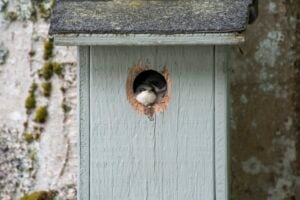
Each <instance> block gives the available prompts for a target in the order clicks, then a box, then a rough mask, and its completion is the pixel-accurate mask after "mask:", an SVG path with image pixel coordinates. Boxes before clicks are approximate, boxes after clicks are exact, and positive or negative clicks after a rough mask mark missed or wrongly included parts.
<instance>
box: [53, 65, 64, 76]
mask: <svg viewBox="0 0 300 200" xmlns="http://www.w3.org/2000/svg"><path fill="white" fill-rule="evenodd" d="M52 66H53V72H54V73H55V74H56V75H58V76H61V75H62V72H63V68H62V64H60V63H57V62H54V63H52Z"/></svg>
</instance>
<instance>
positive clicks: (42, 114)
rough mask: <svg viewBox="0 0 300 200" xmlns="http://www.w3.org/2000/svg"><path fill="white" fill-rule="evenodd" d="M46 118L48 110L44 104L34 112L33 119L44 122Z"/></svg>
mask: <svg viewBox="0 0 300 200" xmlns="http://www.w3.org/2000/svg"><path fill="white" fill-rule="evenodd" d="M47 118H48V111H47V107H46V106H41V107H39V108H38V109H37V110H36V112H35V117H34V121H35V122H38V123H45V122H46V120H47Z"/></svg>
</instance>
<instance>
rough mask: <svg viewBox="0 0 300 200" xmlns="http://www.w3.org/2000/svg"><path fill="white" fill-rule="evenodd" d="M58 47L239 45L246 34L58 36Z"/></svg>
mask: <svg viewBox="0 0 300 200" xmlns="http://www.w3.org/2000/svg"><path fill="white" fill-rule="evenodd" d="M53 36H54V42H55V44H56V45H63V46H65V45H67V46H70V45H77V46H81V45H90V46H95V45H117V46H124V45H137V46H139V45H148V46H158V45H211V44H213V45H221V44H239V43H242V42H244V41H245V37H244V34H238V33H203V34H174V35H155V34H154V35H152V34H123V35H122V34H79V35H78V34H57V35H53Z"/></svg>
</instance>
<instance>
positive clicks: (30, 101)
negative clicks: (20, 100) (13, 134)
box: [25, 93, 36, 113]
mask: <svg viewBox="0 0 300 200" xmlns="http://www.w3.org/2000/svg"><path fill="white" fill-rule="evenodd" d="M35 106H36V100H35V96H34V94H33V93H30V94H29V96H28V97H27V98H26V100H25V108H26V112H27V113H30V112H31V111H32V110H33V109H34V108H35Z"/></svg>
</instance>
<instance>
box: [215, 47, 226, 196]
mask: <svg viewBox="0 0 300 200" xmlns="http://www.w3.org/2000/svg"><path fill="white" fill-rule="evenodd" d="M228 51H229V48H228V47H225V46H218V47H215V175H216V200H228V199H229V189H228V188H229V181H228V179H229V178H228V177H229V176H228V173H229V168H228V159H229V157H228V152H229V151H228V148H229V145H228V139H229V136H228V120H227V119H228V114H227V109H228V80H227V66H228V64H227V62H228Z"/></svg>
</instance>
